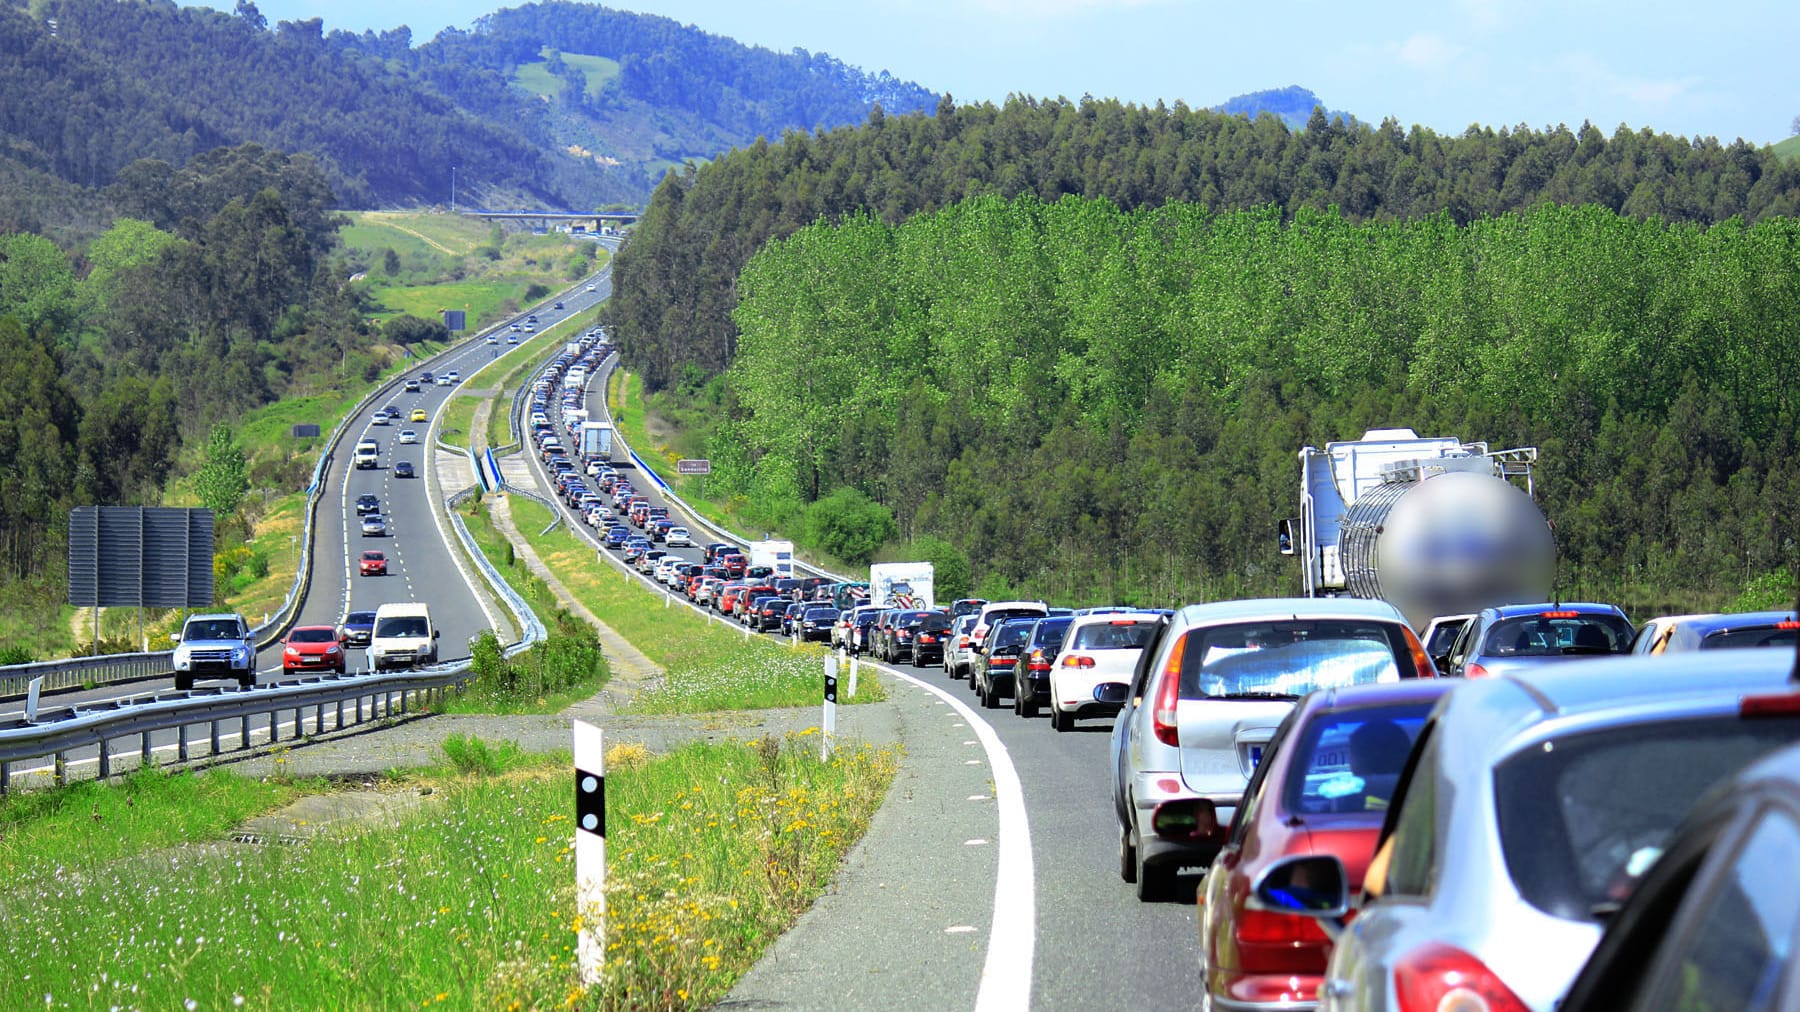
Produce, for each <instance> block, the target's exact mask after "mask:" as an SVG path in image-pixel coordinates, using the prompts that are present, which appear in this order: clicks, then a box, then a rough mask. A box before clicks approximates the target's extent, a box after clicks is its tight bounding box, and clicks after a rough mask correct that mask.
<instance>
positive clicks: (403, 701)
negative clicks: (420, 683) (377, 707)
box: [400, 689, 406, 717]
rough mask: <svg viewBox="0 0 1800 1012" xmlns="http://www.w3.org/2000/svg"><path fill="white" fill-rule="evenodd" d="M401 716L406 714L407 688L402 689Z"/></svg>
mask: <svg viewBox="0 0 1800 1012" xmlns="http://www.w3.org/2000/svg"><path fill="white" fill-rule="evenodd" d="M400 716H402V717H404V716H406V690H405V689H401V690H400Z"/></svg>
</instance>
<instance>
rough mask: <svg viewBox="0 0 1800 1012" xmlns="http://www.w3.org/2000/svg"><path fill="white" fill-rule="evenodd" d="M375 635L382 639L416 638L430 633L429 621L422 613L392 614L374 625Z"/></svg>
mask: <svg viewBox="0 0 1800 1012" xmlns="http://www.w3.org/2000/svg"><path fill="white" fill-rule="evenodd" d="M375 635H376V636H379V637H381V638H382V639H390V638H398V637H410V638H413V639H418V638H422V637H425V636H429V635H431V623H430V622H429V621H427V620H426V618H425V616H423V615H392V616H389V617H388V618H385V619H382V620H381V624H380V625H377V626H376V627H375Z"/></svg>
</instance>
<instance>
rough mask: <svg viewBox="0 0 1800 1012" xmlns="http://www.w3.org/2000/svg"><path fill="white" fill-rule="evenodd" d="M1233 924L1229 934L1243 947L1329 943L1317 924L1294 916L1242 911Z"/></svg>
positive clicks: (1260, 911) (1323, 931)
mask: <svg viewBox="0 0 1800 1012" xmlns="http://www.w3.org/2000/svg"><path fill="white" fill-rule="evenodd" d="M1233 921H1234V923H1233V924H1232V934H1233V935H1235V936H1236V937H1237V940H1238V942H1239V943H1240V944H1243V945H1297V944H1316V945H1323V944H1326V943H1328V942H1330V941H1331V938H1330V936H1328V935H1326V934H1325V930H1324V929H1323V928H1321V927H1319V922H1318V921H1316V920H1314V919H1312V918H1311V917H1301V916H1300V915H1298V914H1278V913H1274V912H1273V911H1268V910H1243V911H1240V912H1238V915H1237V917H1235V918H1233Z"/></svg>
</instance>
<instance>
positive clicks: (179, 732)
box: [175, 724, 188, 762]
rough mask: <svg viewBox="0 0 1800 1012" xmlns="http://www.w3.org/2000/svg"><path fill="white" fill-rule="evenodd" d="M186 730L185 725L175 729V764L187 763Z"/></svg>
mask: <svg viewBox="0 0 1800 1012" xmlns="http://www.w3.org/2000/svg"><path fill="white" fill-rule="evenodd" d="M187 729H188V726H187V725H186V724H182V725H181V726H179V727H177V728H176V729H175V759H176V761H177V762H187V761H188V747H187Z"/></svg>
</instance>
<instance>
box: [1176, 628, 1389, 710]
mask: <svg viewBox="0 0 1800 1012" xmlns="http://www.w3.org/2000/svg"><path fill="white" fill-rule="evenodd" d="M1415 674H1417V672H1416V671H1414V670H1413V663H1412V651H1411V649H1410V648H1409V647H1408V646H1407V643H1406V636H1405V633H1403V632H1402V631H1401V627H1400V626H1399V624H1398V623H1388V622H1366V621H1357V620H1352V619H1287V620H1281V621H1264V622H1239V623H1234V624H1232V625H1220V626H1211V627H1207V628H1201V629H1196V630H1194V631H1193V632H1190V633H1189V634H1188V637H1187V643H1186V644H1185V645H1184V646H1183V648H1182V655H1181V697H1182V698H1183V699H1205V698H1207V697H1219V696H1279V697H1292V698H1298V697H1300V696H1303V695H1305V694H1306V693H1308V692H1311V691H1312V690H1314V689H1325V688H1338V687H1342V686H1345V685H1365V684H1368V683H1370V682H1393V681H1398V680H1399V679H1400V678H1402V677H1408V678H1410V677H1412V676H1414V675H1415Z"/></svg>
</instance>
